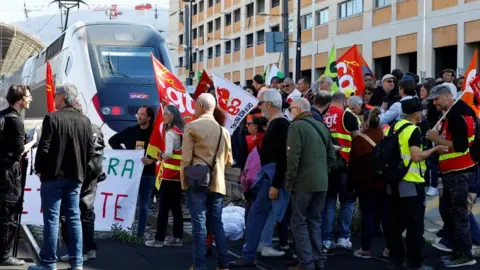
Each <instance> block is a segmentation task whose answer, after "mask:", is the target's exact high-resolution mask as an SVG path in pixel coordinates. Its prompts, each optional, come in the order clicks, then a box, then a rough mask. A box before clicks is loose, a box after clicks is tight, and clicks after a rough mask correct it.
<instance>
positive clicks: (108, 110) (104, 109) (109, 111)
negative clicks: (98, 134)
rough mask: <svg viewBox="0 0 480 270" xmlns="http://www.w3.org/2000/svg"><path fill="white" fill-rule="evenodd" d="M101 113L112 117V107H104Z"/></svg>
mask: <svg viewBox="0 0 480 270" xmlns="http://www.w3.org/2000/svg"><path fill="white" fill-rule="evenodd" d="M101 111H102V114H103V115H110V113H111V112H112V110H111V109H110V107H102V109H101Z"/></svg>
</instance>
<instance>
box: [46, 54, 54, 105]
mask: <svg viewBox="0 0 480 270" xmlns="http://www.w3.org/2000/svg"><path fill="white" fill-rule="evenodd" d="M45 78H46V79H45V90H46V91H45V94H46V95H47V99H46V100H47V112H54V111H55V100H54V99H55V84H54V83H53V74H52V66H51V65H50V62H49V61H47V75H46V77H45Z"/></svg>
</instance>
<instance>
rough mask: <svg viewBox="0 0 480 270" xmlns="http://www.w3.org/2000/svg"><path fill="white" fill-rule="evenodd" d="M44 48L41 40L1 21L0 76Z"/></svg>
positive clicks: (6, 73)
mask: <svg viewBox="0 0 480 270" xmlns="http://www.w3.org/2000/svg"><path fill="white" fill-rule="evenodd" d="M43 48H44V45H43V44H42V42H41V41H39V40H38V39H36V38H34V37H33V36H31V35H29V34H27V33H25V32H23V31H22V30H20V29H19V28H18V27H15V26H12V25H8V24H4V23H0V77H1V76H3V75H8V74H10V73H12V72H14V71H15V70H16V69H17V68H18V67H20V66H21V65H22V64H23V63H25V61H26V60H27V59H28V58H30V57H31V56H33V55H35V54H37V53H39V52H40V51H41V50H42V49H43Z"/></svg>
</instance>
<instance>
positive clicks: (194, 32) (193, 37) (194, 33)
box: [192, 28, 197, 39]
mask: <svg viewBox="0 0 480 270" xmlns="http://www.w3.org/2000/svg"><path fill="white" fill-rule="evenodd" d="M192 39H197V28H195V29H193V30H192Z"/></svg>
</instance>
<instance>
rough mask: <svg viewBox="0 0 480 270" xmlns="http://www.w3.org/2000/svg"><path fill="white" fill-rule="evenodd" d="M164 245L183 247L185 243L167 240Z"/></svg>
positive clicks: (176, 239)
mask: <svg viewBox="0 0 480 270" xmlns="http://www.w3.org/2000/svg"><path fill="white" fill-rule="evenodd" d="M163 245H164V246H167V247H181V246H183V241H182V239H179V238H173V239H167V240H165V241H164V242H163Z"/></svg>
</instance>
